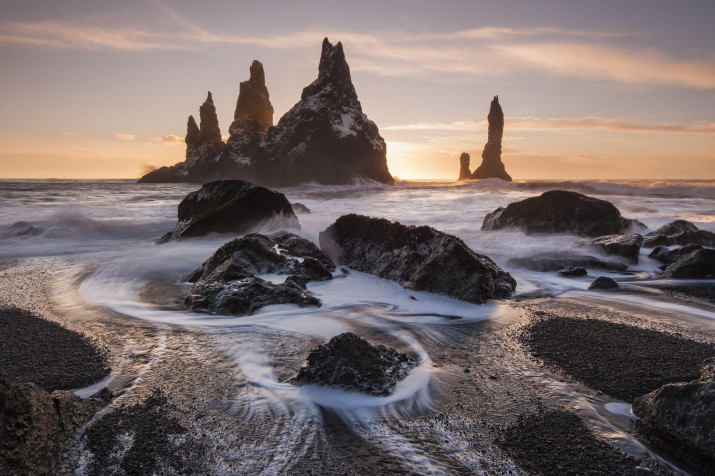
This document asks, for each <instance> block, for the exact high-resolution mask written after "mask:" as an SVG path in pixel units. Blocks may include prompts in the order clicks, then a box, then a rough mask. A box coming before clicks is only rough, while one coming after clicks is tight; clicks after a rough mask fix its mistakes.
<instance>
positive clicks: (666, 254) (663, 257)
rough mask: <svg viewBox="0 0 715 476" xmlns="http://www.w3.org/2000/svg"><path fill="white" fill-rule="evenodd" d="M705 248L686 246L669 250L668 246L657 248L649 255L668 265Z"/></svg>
mask: <svg viewBox="0 0 715 476" xmlns="http://www.w3.org/2000/svg"><path fill="white" fill-rule="evenodd" d="M702 248H703V247H702V246H700V245H695V244H693V245H685V246H681V247H678V248H668V247H667V246H656V247H655V248H653V251H651V252H650V254H649V255H648V256H649V257H651V258H654V259H657V260H658V261H660V262H661V263H664V264H666V265H668V264H670V263H672V262H673V261H676V260H677V259H678V258H680V257H681V256H683V255H684V254H688V253H692V252H693V251H695V250H700V249H702Z"/></svg>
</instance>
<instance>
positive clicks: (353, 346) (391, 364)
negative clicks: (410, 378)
mask: <svg viewBox="0 0 715 476" xmlns="http://www.w3.org/2000/svg"><path fill="white" fill-rule="evenodd" d="M415 365H416V362H415V360H414V359H411V358H409V357H408V356H407V355H405V354H402V353H400V352H397V351H396V350H395V349H388V348H386V347H385V346H382V345H378V346H374V345H371V344H370V343H369V342H368V341H366V340H365V339H361V338H360V337H358V336H357V335H355V334H353V333H352V332H346V333H343V334H340V335H338V336H335V337H333V338H332V339H330V341H329V342H328V343H326V344H323V345H320V346H318V347H316V348H315V349H313V350H312V351H311V352H310V354H309V355H308V362H307V364H306V365H305V366H304V367H302V368H301V369H300V371H299V372H298V375H296V376H295V377H294V378H293V379H291V383H293V384H296V385H303V384H319V385H327V386H331V387H340V388H344V389H346V390H355V391H358V392H363V393H369V394H371V395H378V396H383V395H389V394H390V393H392V389H393V387H394V386H395V384H397V382H399V381H400V380H402V379H404V378H405V377H407V374H408V373H409V371H410V369H412V368H413V367H414V366H415Z"/></svg>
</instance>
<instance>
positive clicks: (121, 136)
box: [114, 132, 137, 141]
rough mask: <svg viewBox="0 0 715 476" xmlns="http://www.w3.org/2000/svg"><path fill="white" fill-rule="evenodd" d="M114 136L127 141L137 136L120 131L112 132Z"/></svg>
mask: <svg viewBox="0 0 715 476" xmlns="http://www.w3.org/2000/svg"><path fill="white" fill-rule="evenodd" d="M114 137H116V138H118V139H122V140H128V141H132V140H134V139H136V138H137V136H135V135H132V134H122V133H120V132H115V133H114Z"/></svg>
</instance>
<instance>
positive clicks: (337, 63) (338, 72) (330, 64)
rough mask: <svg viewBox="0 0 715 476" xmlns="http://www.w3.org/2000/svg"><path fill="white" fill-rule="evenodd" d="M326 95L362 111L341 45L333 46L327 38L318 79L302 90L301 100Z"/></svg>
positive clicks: (321, 55)
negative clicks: (328, 86)
mask: <svg viewBox="0 0 715 476" xmlns="http://www.w3.org/2000/svg"><path fill="white" fill-rule="evenodd" d="M327 85H330V88H327V87H326V86H327ZM326 94H327V95H330V96H331V98H332V99H339V100H340V101H341V102H344V103H346V104H349V105H350V107H357V108H360V110H362V108H361V106H360V101H358V97H357V93H356V92H355V87H354V86H353V82H352V78H351V77H350V66H348V63H347V61H346V60H345V52H344V51H343V44H342V43H341V42H338V43H337V44H336V45H334V46H333V44H332V43H330V41H329V40H328V38H327V37H326V38H325V39H324V40H323V46H322V49H321V53H320V63H319V65H318V79H316V80H315V81H313V82H312V83H311V84H310V85H308V86H307V87H306V88H305V89H303V94H301V100H306V99H307V98H309V97H311V96H315V95H321V96H322V95H326Z"/></svg>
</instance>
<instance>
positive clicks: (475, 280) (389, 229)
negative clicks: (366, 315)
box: [320, 214, 516, 304]
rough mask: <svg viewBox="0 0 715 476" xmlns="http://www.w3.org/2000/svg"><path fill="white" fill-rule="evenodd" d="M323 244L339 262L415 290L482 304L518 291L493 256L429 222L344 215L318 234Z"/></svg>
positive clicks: (511, 279) (514, 283)
mask: <svg viewBox="0 0 715 476" xmlns="http://www.w3.org/2000/svg"><path fill="white" fill-rule="evenodd" d="M320 246H321V248H322V249H323V250H324V251H326V252H327V253H328V254H329V255H330V256H331V257H332V258H333V259H334V260H335V261H336V262H337V263H338V264H342V265H346V266H349V267H350V268H352V269H355V270H357V271H362V272H365V273H370V274H374V275H376V276H379V277H381V278H384V279H389V280H392V281H395V282H397V283H398V284H400V285H401V286H403V287H405V288H407V289H412V290H415V291H429V292H432V293H436V294H444V295H446V296H449V297H451V298H454V299H459V300H461V301H466V302H471V303H476V304H482V303H484V302H486V301H487V300H488V299H498V298H507V297H509V296H510V295H511V293H512V292H513V291H514V289H516V281H515V280H514V278H512V277H511V275H510V274H509V273H507V272H506V271H504V270H502V269H501V268H500V267H499V266H497V265H496V264H495V263H494V262H493V261H492V260H491V259H490V258H489V257H487V256H485V255H480V254H478V253H475V252H474V251H472V250H471V249H470V248H469V247H468V246H467V245H466V244H464V242H463V241H462V240H460V239H459V238H457V237H455V236H452V235H448V234H446V233H442V232H440V231H437V230H435V229H434V228H430V227H427V226H406V225H402V224H400V223H396V222H391V221H389V220H386V219H384V218H371V217H366V216H362V215H354V214H351V215H344V216H342V217H340V218H338V219H337V220H336V221H335V223H333V224H332V225H330V226H329V227H328V228H327V229H326V230H325V231H323V232H321V233H320Z"/></svg>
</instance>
